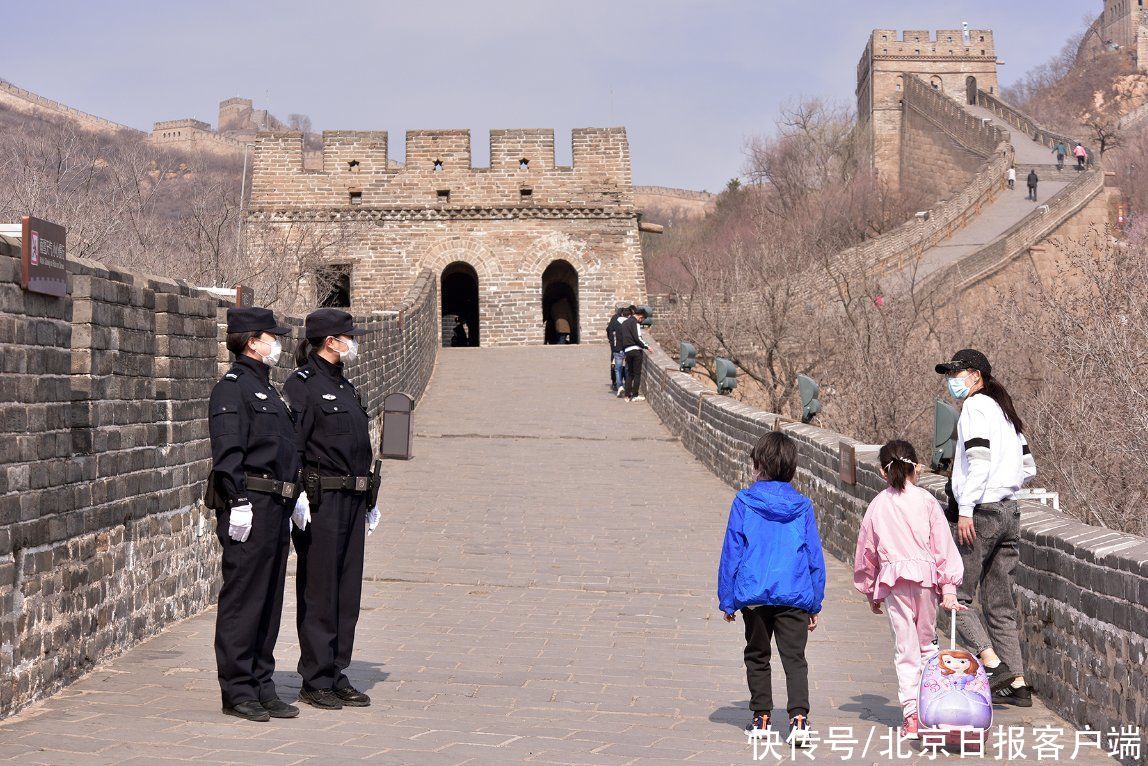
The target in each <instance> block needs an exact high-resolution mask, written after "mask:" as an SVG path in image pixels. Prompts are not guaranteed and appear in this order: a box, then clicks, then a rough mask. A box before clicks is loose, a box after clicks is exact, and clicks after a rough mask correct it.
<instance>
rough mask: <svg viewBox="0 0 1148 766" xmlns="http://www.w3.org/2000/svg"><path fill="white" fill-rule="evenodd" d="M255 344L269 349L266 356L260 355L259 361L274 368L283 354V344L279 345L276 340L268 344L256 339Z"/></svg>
mask: <svg viewBox="0 0 1148 766" xmlns="http://www.w3.org/2000/svg"><path fill="white" fill-rule="evenodd" d="M255 342H256V343H262V344H263V345H264V346H267V347H268V348H269V349H271V350H270V351H269V352H268V353H267V355H266V356H264V355H262V354H260V359H262V360H263V364H266V365H268V366H270V367H274V366H275V365H277V364H279V357H280V356H281V355H282V354H283V344H282V343H280V342H279V340H278V339H276V340H273V341H271V342H270V343H268V342H267V341H265V340H263V339H262V338H256V339H255ZM256 353H258V352H256Z"/></svg>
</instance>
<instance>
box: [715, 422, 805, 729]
mask: <svg viewBox="0 0 1148 766" xmlns="http://www.w3.org/2000/svg"><path fill="white" fill-rule="evenodd" d="M750 457H751V458H752V460H753V472H754V477H755V479H756V481H754V483H753V484H752V485H751V486H750V487H748V488H746V489H743V490H742V491H740V492H738V493H737V496H736V497H735V498H734V500H733V507H731V508H730V511H729V524H728V525H727V527H726V533H725V544H724V545H723V546H722V551H721V564H720V566H719V568H718V605H719V607H720V608H721V611H722V612H723V613H724V614H725V620H726V622H733V621H734V619H735V617H734V613H735V612H737V610H739V609H740V610H741V614H742V620H743V621H744V622H745V671H746V673H745V674H746V679H747V680H748V681H749V693H750V701H749V704H750V709H751V710H752V711H753V723H752V724H750V726H749V728H748V729H747V731H748V732H749V733H750V735H751V736H754V737H760V736H763V735H764V733H765V731H766V729H768V728H769V718H770V711H772V710H773V688H772V684H771V679H770V666H769V658H770V646H769V642H770V638H771V637H773V638H775V639H776V641H777V652H778V654H780V655H781V665H782V667H783V668H785V686H786V691H787V693H788V700H787V702H788V710H789V727H790V735H789V736H790V738H792V740H793V742H794V743H795V744H796V745H797V746H799V747H800V746H804V745H805V744H807V742H808V739H809V665H808V664H807V663H806V662H805V644H806V642H807V640H808V639H809V632H810V631H812V630H813V629H814V628H816V627H817V615H818V613H819V612H820V611H821V602H822V600H823V599H824V598H825V557H824V554H823V553H822V551H821V538H820V536H818V534H817V521H816V519H814V518H813V503H812V502H810V500H809V498H808V497H806V496H805V495H803V494H801V493H800V492H798V491H797V490H795V489H794V488H793V486H792V485H791V484H790V481H792V480H793V475H794V474H795V473H796V472H797V445H796V444H795V443H794V441H793V439H791V438H789V437H788V436H786V435H785V434H783V433H781V432H777V431H774V432H770V433H768V434H766V435H765V436H763V437H762V438H761V439H760V440H758V442H757V444H756V445H755V446H754V448H753V450H752V451H751V453H750Z"/></svg>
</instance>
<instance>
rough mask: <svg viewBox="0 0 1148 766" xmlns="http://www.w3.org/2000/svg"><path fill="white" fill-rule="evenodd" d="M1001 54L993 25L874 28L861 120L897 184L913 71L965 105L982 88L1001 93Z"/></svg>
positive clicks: (861, 73) (884, 173) (861, 85)
mask: <svg viewBox="0 0 1148 766" xmlns="http://www.w3.org/2000/svg"><path fill="white" fill-rule="evenodd" d="M998 63H999V62H998V61H997V55H996V48H995V47H994V46H993V33H992V31H991V30H988V29H964V30H963V29H942V30H940V31H938V32H937V33H936V36H933V35H932V34H931V33H929V32H927V31H926V32H922V31H906V32H902V33H901V34H900V36H898V33H897V31H896V30H893V29H875V30H873V33H872V35H870V37H869V43H868V44H867V45H866V46H865V52H864V53H863V54H862V55H861V61H860V62H858V64H857V118H858V120H859V121H860V122H861V123H863V124H866V123H867V124H868V127H869V131H870V134H871V136H872V141H873V144H872V149H873V164H874V166H875V167H876V168H877V171H878V173H879V174H880V175H881V177H882V178H883V179H885V181H886V182H887V183H889V184H890V185H892V186H896V185H897V183H898V175H899V173H898V170H899V168H900V164H901V98H902V95H901V94H902V93H903V92H904V90H905V85H904V78H905V75H908V74H912V75H916V76H917V77H920V78H921V79H922V80H924V81H925V82H927V83H929V84H931V85H932V86H933V87H934V88H935V89H937V90H939V91H941V92H943V93H944V94H945V95H947V96H949V97H951V98H953V99H956V100H957V101H960V102H962V103H976V93H977V88H980V89H982V90H984V91H986V92H988V93H994V94H995V93H997V92H998V90H999V85H998V83H997V64H998Z"/></svg>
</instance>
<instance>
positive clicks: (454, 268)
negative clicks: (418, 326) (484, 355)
mask: <svg viewBox="0 0 1148 766" xmlns="http://www.w3.org/2000/svg"><path fill="white" fill-rule="evenodd" d="M253 167H254V171H253V173H254V174H253V178H252V186H251V202H250V208H249V213H248V219H247V220H248V229H247V230H248V237H247V241H248V245H249V247H255V248H258V247H260V246H261V245H260V243H261V242H264V243H266V242H274V241H280V242H282V241H288V240H291V239H292V238H294V241H296V242H298V241H300V240H301V239H304V238H308V237H309V238H311V240H312V241H314V242H328V243H331V244H330V246H329V247H325V248H324V250H323V253H322V256H321V258H320V260H321V265H319V266H317V267H316V270H317V271H321V272H323V275H322V276H323V277H324V278H318V277H319V276H320V275H318V274H317V275H316V276H315V278H311V279H310V284H313V285H317V287H316V295H315V301H316V303H319V304H325V305H340V304H341V305H348V306H349V307H351V308H352V309H354V310H356V311H371V310H386V309H389V308H391V307H393V306H395V305H397V304H398V303H399V302H400V301H401V300H402V298H403V296H404V295H405V294H406V292H407V290H408V289H409V288H410V287H411V286H412V285H413V284H414V282H415V280H416V278H417V277H418V275H419V273H420V272H422V271H423V270H424V269H429V270H431V271H432V272H433V273H434V276H435V277H436V279H437V280H438V287H439V295H440V300H441V315H442V316H443V317H444V326H443V335H444V339H446V340H447V342H450V341H451V340H452V339H453V340H454V342H455V343H456V344H462V345H482V346H498V345H518V344H541V343H543V342H548V341H552V340H553V339H554V335H555V327H556V326H565V324H569V325H570V326H571V333H572V336H573V337H572V340H573V341H574V342H578V341H579V339H580V337H581V336H583V335H584V336H585V337H586V338H587V339H598V338H600V337H602V336H603V333H604V328H605V326H606V322H607V321H608V319H609V317H610V315H611V314H612V313H613V309H614V304H615V303H618V302H621V301H626V302H641V301H643V300H644V299H645V292H646V291H645V276H644V271H643V266H642V258H641V250H640V246H639V239H638V210H637V209H636V208H635V207H634V192H633V186H632V182H631V179H630V150H629V144H628V142H627V140H626V132H625V129H623V128H579V129H575V130H574V131H573V163H572V166H571V167H561V166H558V165H557V164H556V163H555V158H554V131H552V130H495V131H491V134H490V167H486V168H475V167H472V166H471V152H470V133H469V132H468V131H465V130H443V131H422V130H420V131H410V132H408V133H407V137H406V161H405V163H404V164H403V165H401V166H400V165H397V164H396V163H394V162H391V161H390V160H389V159H388V154H387V134H386V133H385V132H368V131H364V132H352V131H326V132H324V133H323V169H322V170H321V171H312V170H305V169H304V168H303V136H302V134H299V133H260V134H259V135H258V137H257V139H256V145H255V156H254V164H253ZM332 274H334V275H335V278H334V279H333V280H332V279H330V277H331V275H332ZM304 276H305V277H309V275H304ZM331 284H335V285H336V289H334V290H332V289H330V285H331ZM561 319H565V320H566V321H565V322H564V323H563V322H561V321H560V320H561Z"/></svg>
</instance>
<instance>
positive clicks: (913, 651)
mask: <svg viewBox="0 0 1148 766" xmlns="http://www.w3.org/2000/svg"><path fill="white" fill-rule="evenodd" d="M878 463H879V465H880V471H881V478H883V479H885V481H887V482H889V486H888V488H887V489H886V490H885V491H884V492H882V493H881V494H879V495H877V497H875V498H873V502H871V503H869V508H868V510H866V511H865V518H864V519H862V521H861V531H860V534H858V536H857V550H856V553H855V555H854V557H853V585H854V587H856V588H857V590H859V591H861V592H862V593H864V594H865V596H866V597H868V599H869V607H870V608H871V609H872V610H873V613H874V614H881V605H882V604H884V605H885V606H886V607H887V609H888V612H889V624H890V625H891V626H892V628H893V664H894V667H895V669H896V671H897V696H898V697H899V699H900V702H901V714H902V716H903V718H904V723H903V724H902V725H901V736H902V737H904V738H906V739H917V729H918V719H917V690H918V687H919V686H920V684H921V670H922V666H923V660H924V658H925V657H926V656H928V654H929V653H930V652H932V651H934V650H935V648H936V647H935V645H934V641H935V640H936V623H937V596H938V595H940V597H941V608H943V609H948V610H949V611H951V612H955V611H957V610H958V609H967V607H963V606H961V605H959V604H958V603H957V586H958V585H960V584H961V578H962V576H963V575H964V572H965V567H964V564H963V563H962V562H961V554H960V552H959V551H958V550H957V544H956V543H955V542H953V535H952V532H950V531H949V525H948V524H946V523H945V513H944V511H942V510H941V504H940V503H938V502H937V499H936V498H935V497H933V496H932V494H930V493H929V492H926V491H925V490H923V489H921V488H920V487H918V486H917V484H916V480H917V469H918V466H917V453H916V451H915V450H914V449H913V445H912V444H910V443H909V442H907V441H901V440H896V441H891V442H889V443H888V444H886V445H885V446H884V447H882V448H881V451H880V453H878Z"/></svg>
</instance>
